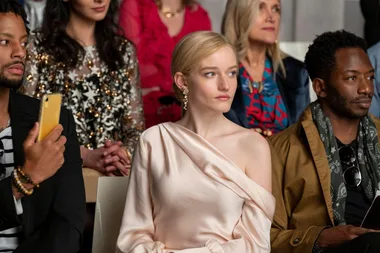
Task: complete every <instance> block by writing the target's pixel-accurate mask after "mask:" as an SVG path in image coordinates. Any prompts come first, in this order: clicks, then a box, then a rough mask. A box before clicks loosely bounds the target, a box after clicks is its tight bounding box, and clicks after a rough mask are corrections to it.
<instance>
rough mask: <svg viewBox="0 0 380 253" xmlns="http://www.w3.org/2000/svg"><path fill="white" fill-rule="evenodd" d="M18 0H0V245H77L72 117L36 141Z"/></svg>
mask: <svg viewBox="0 0 380 253" xmlns="http://www.w3.org/2000/svg"><path fill="white" fill-rule="evenodd" d="M26 23H27V21H26V15H25V12H24V10H23V8H22V6H21V5H20V4H19V3H17V0H1V1H0V252H15V253H23V252H28V253H29V252H40V253H45V252H46V253H52V252H53V253H54V252H62V253H75V252H78V250H79V248H80V244H81V240H82V230H83V220H84V210H85V197H84V185H83V177H82V174H81V173H82V170H81V165H82V161H81V158H80V151H79V144H78V141H77V137H76V132H75V123H74V119H73V117H72V115H71V113H69V111H68V110H66V109H63V108H62V110H61V121H60V123H61V124H60V125H59V126H57V127H56V128H55V129H54V130H53V131H52V132H51V133H50V134H49V135H48V136H47V137H46V138H45V139H44V140H43V141H40V142H36V137H37V135H38V128H39V125H38V123H36V122H37V121H38V113H39V104H40V103H39V101H38V100H35V99H33V98H29V97H27V96H24V95H20V94H17V93H15V91H14V90H16V89H17V88H18V87H20V86H21V84H22V81H23V72H24V64H25V56H26V49H25V46H26V42H27V39H28V29H27V27H26Z"/></svg>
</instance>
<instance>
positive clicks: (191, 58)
mask: <svg viewBox="0 0 380 253" xmlns="http://www.w3.org/2000/svg"><path fill="white" fill-rule="evenodd" d="M225 46H228V47H231V48H232V49H234V48H233V46H232V45H231V44H230V43H229V42H228V40H227V39H226V38H225V37H224V36H223V35H221V34H219V33H215V32H210V31H200V32H193V33H190V34H188V35H186V36H185V37H183V38H182V39H181V40H180V41H179V42H178V44H177V45H176V47H175V48H174V51H173V57H172V64H171V74H172V77H173V78H174V75H175V74H176V73H177V72H180V73H182V74H183V75H184V76H185V77H188V76H189V75H190V73H191V71H192V70H194V69H195V68H196V66H197V65H198V64H199V62H200V61H202V60H203V59H205V58H207V57H208V56H210V55H212V54H213V53H215V52H216V51H218V50H219V49H221V48H223V47H225ZM173 89H174V91H175V95H176V97H177V98H178V99H179V100H180V101H182V99H183V94H182V91H181V90H180V89H179V88H178V86H177V85H176V84H175V83H173Z"/></svg>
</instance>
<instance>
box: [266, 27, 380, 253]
mask: <svg viewBox="0 0 380 253" xmlns="http://www.w3.org/2000/svg"><path fill="white" fill-rule="evenodd" d="M366 50H367V48H366V44H365V41H364V40H363V39H361V38H359V37H357V36H355V35H353V34H351V33H348V32H346V31H337V32H328V33H324V34H322V35H320V36H318V37H317V38H316V39H315V40H314V42H313V44H312V45H311V46H310V47H309V50H308V52H307V54H306V58H305V64H306V68H307V71H308V72H309V75H310V77H311V79H312V81H313V88H314V91H315V92H316V94H317V95H318V100H317V101H316V102H314V103H312V104H310V105H309V107H308V108H307V109H306V110H305V111H304V112H303V115H302V116H301V117H300V120H299V121H298V123H296V124H294V125H293V126H291V127H289V128H288V129H287V130H285V131H284V132H282V133H280V134H278V135H275V136H273V137H271V138H270V140H269V141H270V144H271V148H272V166H273V194H274V196H275V198H276V212H275V215H274V220H273V225H272V229H271V244H272V252H275V253H276V252H281V253H284V252H302V253H307V252H310V253H311V252H380V233H375V231H373V230H370V229H367V228H361V227H360V225H361V222H362V221H363V219H364V217H365V215H366V212H367V210H368V209H369V207H370V205H371V202H372V200H373V199H374V197H375V195H376V191H378V190H379V182H380V150H379V137H378V134H377V132H378V129H380V121H379V120H378V119H375V118H372V117H371V116H369V115H368V109H369V107H370V105H371V99H372V96H373V89H374V88H373V80H374V69H373V67H372V65H371V62H370V60H369V58H368V56H367V54H366ZM379 219H380V218H379Z"/></svg>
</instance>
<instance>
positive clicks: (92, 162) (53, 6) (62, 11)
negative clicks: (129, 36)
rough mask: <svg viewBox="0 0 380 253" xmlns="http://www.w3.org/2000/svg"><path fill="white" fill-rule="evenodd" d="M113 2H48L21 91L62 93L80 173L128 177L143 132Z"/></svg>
mask: <svg viewBox="0 0 380 253" xmlns="http://www.w3.org/2000/svg"><path fill="white" fill-rule="evenodd" d="M117 9H118V1H117V0H97V1H92V0H91V1H89V0H63V1H62V0H47V2H46V7H45V12H44V20H43V25H42V28H41V30H40V31H39V32H37V33H36V34H35V35H34V36H33V37H32V38H31V39H30V42H29V45H28V54H29V55H28V59H27V63H26V78H25V83H24V85H23V87H22V89H21V90H20V91H21V92H23V93H25V94H27V95H30V96H33V97H36V98H41V96H42V95H43V94H45V93H51V92H60V93H62V95H63V104H64V105H65V106H67V107H68V108H69V109H71V111H72V112H73V114H74V119H75V123H76V127H77V133H78V138H79V144H80V145H81V147H80V150H81V157H82V159H83V166H84V167H88V168H91V169H94V170H97V171H99V172H100V173H102V174H105V175H108V176H114V175H117V176H123V175H124V176H126V175H128V174H129V168H130V162H131V158H132V153H133V150H134V148H135V145H136V143H137V141H138V139H139V136H140V134H141V132H142V131H143V129H144V114H143V108H142V99H141V90H140V81H139V70H138V65H137V58H136V52H135V48H134V46H133V45H132V43H130V42H129V41H128V40H126V39H125V38H123V37H121V36H119V35H118V34H119V33H120V31H119V29H118V26H117V24H116V23H115V21H114V19H115V15H116V14H117ZM94 213H95V205H94V204H93V203H91V204H87V216H86V222H85V233H84V235H85V236H84V246H83V249H82V251H83V252H85V253H86V252H91V247H92V231H93V221H94Z"/></svg>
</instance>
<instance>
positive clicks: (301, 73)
mask: <svg viewBox="0 0 380 253" xmlns="http://www.w3.org/2000/svg"><path fill="white" fill-rule="evenodd" d="M283 62H284V66H285V70H286V78H285V77H284V76H283V74H282V73H281V71H277V73H276V83H277V85H278V88H279V89H280V93H281V96H282V99H283V100H284V103H285V106H286V109H287V112H288V116H289V121H290V124H294V123H295V122H297V120H298V118H299V116H300V115H301V113H302V112H303V110H304V109H305V108H306V107H307V106H308V105H309V104H310V92H309V74H308V73H307V71H306V69H305V67H304V64H303V62H301V61H299V60H296V59H294V58H293V57H290V56H288V57H286V58H285V59H284V60H283ZM238 80H239V79H238ZM225 116H226V117H227V118H228V119H230V120H231V121H233V122H235V123H236V124H238V125H240V126H243V127H245V128H248V121H247V118H246V114H245V108H244V102H243V91H242V89H241V85H240V82H239V81H238V87H237V89H236V93H235V97H234V100H233V102H232V105H231V110H230V111H229V112H227V113H226V114H225Z"/></svg>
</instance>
